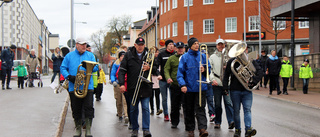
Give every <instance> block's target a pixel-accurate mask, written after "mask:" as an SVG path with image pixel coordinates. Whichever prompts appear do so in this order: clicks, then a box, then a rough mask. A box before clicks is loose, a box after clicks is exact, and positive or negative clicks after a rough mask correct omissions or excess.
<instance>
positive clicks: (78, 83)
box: [74, 61, 99, 98]
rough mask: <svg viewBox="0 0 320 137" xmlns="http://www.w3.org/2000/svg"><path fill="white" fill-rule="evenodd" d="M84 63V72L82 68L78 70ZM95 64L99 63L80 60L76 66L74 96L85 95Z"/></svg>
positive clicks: (80, 96) (81, 96) (82, 96)
mask: <svg viewBox="0 0 320 137" xmlns="http://www.w3.org/2000/svg"><path fill="white" fill-rule="evenodd" d="M84 63H85V65H86V72H85V71H84V70H79V69H80V67H81V66H82V65H83V64H84ZM97 64H99V63H97V62H93V61H82V63H81V64H80V65H79V66H78V71H77V75H76V80H75V82H74V95H75V96H76V97H78V98H84V97H86V96H87V93H88V87H89V82H90V78H91V76H92V70H93V67H94V66H95V65H97ZM85 73H86V74H85ZM81 87H83V89H81Z"/></svg>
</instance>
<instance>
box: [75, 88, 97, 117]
mask: <svg viewBox="0 0 320 137" xmlns="http://www.w3.org/2000/svg"><path fill="white" fill-rule="evenodd" d="M69 97H70V101H71V110H72V116H73V118H74V119H75V120H79V119H81V118H82V111H84V115H85V118H94V108H93V90H89V91H88V94H87V96H86V97H84V98H77V97H76V96H75V95H74V92H69ZM82 108H83V109H82Z"/></svg>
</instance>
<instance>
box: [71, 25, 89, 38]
mask: <svg viewBox="0 0 320 137" xmlns="http://www.w3.org/2000/svg"><path fill="white" fill-rule="evenodd" d="M77 23H79V24H87V22H84V21H75V22H74V28H75V29H74V37H76V35H77V33H76V29H77V27H76V24H77Z"/></svg>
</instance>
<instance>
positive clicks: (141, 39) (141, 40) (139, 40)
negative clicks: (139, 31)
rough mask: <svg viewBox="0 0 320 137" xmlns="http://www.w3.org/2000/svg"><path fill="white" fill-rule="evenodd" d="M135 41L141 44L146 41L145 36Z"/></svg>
mask: <svg viewBox="0 0 320 137" xmlns="http://www.w3.org/2000/svg"><path fill="white" fill-rule="evenodd" d="M135 43H136V44H138V45H139V44H144V43H145V41H144V39H143V38H141V37H139V38H137V39H136V42H135Z"/></svg>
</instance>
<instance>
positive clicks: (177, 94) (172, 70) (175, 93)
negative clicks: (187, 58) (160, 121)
mask: <svg viewBox="0 0 320 137" xmlns="http://www.w3.org/2000/svg"><path fill="white" fill-rule="evenodd" d="M176 48H177V53H175V54H174V55H172V56H170V57H169V59H168V61H167V63H166V65H165V66H164V75H165V78H166V81H167V83H168V84H170V91H171V96H170V97H171V114H170V117H171V128H177V126H178V124H179V121H180V108H181V105H182V104H181V102H182V101H183V97H184V94H183V93H182V92H181V88H180V87H179V84H178V81H177V72H178V66H179V58H180V57H181V56H182V55H183V53H184V50H185V49H184V43H183V42H178V43H176Z"/></svg>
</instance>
